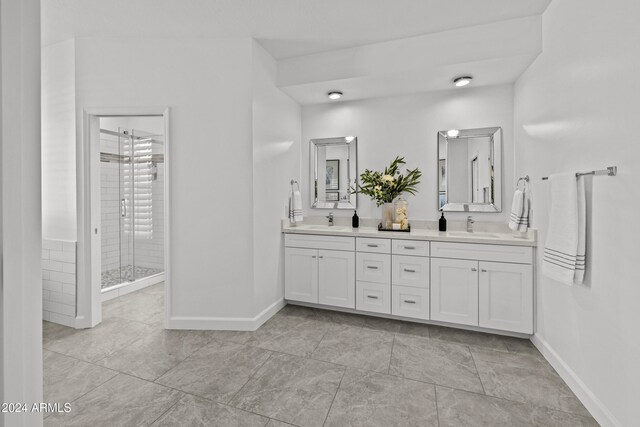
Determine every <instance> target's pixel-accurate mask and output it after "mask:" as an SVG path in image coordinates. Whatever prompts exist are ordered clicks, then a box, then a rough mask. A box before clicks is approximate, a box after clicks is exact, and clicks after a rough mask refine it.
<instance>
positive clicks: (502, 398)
mask: <svg viewBox="0 0 640 427" xmlns="http://www.w3.org/2000/svg"><path fill="white" fill-rule="evenodd" d="M413 381H419V380H413ZM420 382H424V381H420ZM425 384H431V383H426V382H425ZM432 385H434V386H435V387H436V389H437V388H438V387H443V388H448V389H450V390H455V391H459V392H462V393H470V394H474V395H476V396H480V397H487V398H489V399H497V400H501V401H503V402H507V403H516V404H518V405H525V406H530V407H533V408H541V409H546V410H550V411H555V412H562V413H564V414H568V415H574V416H578V417H583V418H589V417H591V418H593V416H592V415H591V414H589V415H588V416H587V415H584V414H579V413H577V412H569V411H565V410H562V409H557V408H552V407H550V406H544V405H536V404H535V403H531V402H523V401H521V400H511V399H507V398H506V397H501V396H494V395H492V394H482V393H478V392H476V391H469V390H463V389H461V388H455V387H451V386H448V385H444V384H432Z"/></svg>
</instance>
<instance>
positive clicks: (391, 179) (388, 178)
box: [382, 175, 394, 183]
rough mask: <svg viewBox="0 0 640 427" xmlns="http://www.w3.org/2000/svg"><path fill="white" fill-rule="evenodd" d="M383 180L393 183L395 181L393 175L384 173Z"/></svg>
mask: <svg viewBox="0 0 640 427" xmlns="http://www.w3.org/2000/svg"><path fill="white" fill-rule="evenodd" d="M382 180H383V181H386V182H389V183H391V182H393V181H394V179H393V175H382Z"/></svg>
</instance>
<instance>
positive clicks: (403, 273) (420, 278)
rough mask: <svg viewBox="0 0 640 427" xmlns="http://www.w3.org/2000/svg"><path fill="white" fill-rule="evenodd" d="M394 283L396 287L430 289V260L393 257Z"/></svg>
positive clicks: (415, 257)
mask: <svg viewBox="0 0 640 427" xmlns="http://www.w3.org/2000/svg"><path fill="white" fill-rule="evenodd" d="M391 271H392V281H391V283H393V285H394V286H396V285H400V286H415V287H417V288H425V289H427V288H429V258H427V257H419V256H406V255H393V261H392V267H391Z"/></svg>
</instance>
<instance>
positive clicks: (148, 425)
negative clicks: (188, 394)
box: [147, 396, 184, 427]
mask: <svg viewBox="0 0 640 427" xmlns="http://www.w3.org/2000/svg"><path fill="white" fill-rule="evenodd" d="M183 397H184V396H180V398H179V399H178V400H176V403H174V404H173V405H170V406H169V407H168V408H167V410H166V411H164V412H162V413H161V414H160V415H159V416H158V418H156V419H155V420H153V421H152V422H150V423H149V424H147V427H151V426H152V425H154V424H155V423H156V422H157V421H158V420H159V419H160V418H162V417H164V416H165V414H168V413H169V411H171V410H172V409H173V408H175V407H176V405H178V403H180V401H181V400H182V398H183Z"/></svg>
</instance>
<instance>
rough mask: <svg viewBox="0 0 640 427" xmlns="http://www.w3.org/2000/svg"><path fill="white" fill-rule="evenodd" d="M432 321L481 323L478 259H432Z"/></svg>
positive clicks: (463, 323)
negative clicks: (479, 316)
mask: <svg viewBox="0 0 640 427" xmlns="http://www.w3.org/2000/svg"><path fill="white" fill-rule="evenodd" d="M431 320H440V321H442V322H451V323H458V324H461V325H474V326H477V325H478V261H470V260H462V259H447V258H431Z"/></svg>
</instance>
